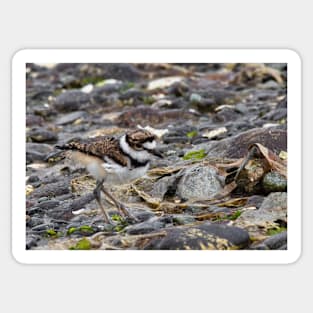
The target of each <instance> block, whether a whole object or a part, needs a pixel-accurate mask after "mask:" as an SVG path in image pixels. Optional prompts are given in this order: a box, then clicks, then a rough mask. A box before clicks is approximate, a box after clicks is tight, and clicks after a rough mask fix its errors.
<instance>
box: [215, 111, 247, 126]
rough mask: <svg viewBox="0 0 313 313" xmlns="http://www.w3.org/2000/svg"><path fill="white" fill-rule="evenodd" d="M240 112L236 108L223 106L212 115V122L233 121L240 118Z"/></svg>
mask: <svg viewBox="0 0 313 313" xmlns="http://www.w3.org/2000/svg"><path fill="white" fill-rule="evenodd" d="M241 117H242V114H241V113H238V112H237V111H236V110H234V109H231V108H224V109H222V110H219V111H218V112H217V113H216V114H215V115H214V117H213V122H216V123H226V122H229V121H231V122H234V121H236V120H237V119H239V118H241Z"/></svg>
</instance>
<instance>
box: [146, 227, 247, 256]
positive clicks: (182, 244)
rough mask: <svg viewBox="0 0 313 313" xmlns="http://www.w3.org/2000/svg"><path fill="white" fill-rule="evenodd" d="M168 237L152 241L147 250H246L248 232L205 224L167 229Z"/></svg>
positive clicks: (147, 245)
mask: <svg viewBox="0 0 313 313" xmlns="http://www.w3.org/2000/svg"><path fill="white" fill-rule="evenodd" d="M164 231H166V235H165V236H164V237H161V238H156V239H152V240H150V242H149V243H147V244H146V245H145V246H144V249H146V250H217V249H218V250H228V249H242V248H245V247H246V246H247V245H248V244H249V241H250V238H249V235H248V232H247V231H245V230H243V229H240V228H238V227H232V226H227V225H221V224H210V223H203V224H200V225H197V226H180V227H179V226H178V227H173V228H166V229H164Z"/></svg>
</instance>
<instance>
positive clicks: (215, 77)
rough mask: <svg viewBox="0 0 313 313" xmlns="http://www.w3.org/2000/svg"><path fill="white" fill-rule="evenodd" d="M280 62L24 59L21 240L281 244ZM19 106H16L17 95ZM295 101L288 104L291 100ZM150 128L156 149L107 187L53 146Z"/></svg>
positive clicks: (283, 110)
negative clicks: (145, 165) (145, 166)
mask: <svg viewBox="0 0 313 313" xmlns="http://www.w3.org/2000/svg"><path fill="white" fill-rule="evenodd" d="M286 76H287V68H286V65H285V64H57V65H55V66H44V65H41V66H40V65H37V64H28V65H27V72H26V77H27V89H26V102H27V103H26V106H27V116H26V126H27V128H26V225H27V232H26V248H27V249H74V250H75V249H265V250H266V249H287V178H286V177H287V170H286V162H287V100H286V92H287V81H286ZM21 105H22V104H21ZM291 105H292V104H291ZM138 126H140V127H150V128H151V129H153V131H155V132H156V133H157V134H158V135H159V137H160V142H159V146H160V150H162V152H163V155H164V158H163V159H155V160H153V162H152V166H151V168H150V171H149V172H148V174H147V175H146V176H144V177H142V178H140V179H138V180H136V181H134V182H132V183H131V184H127V185H121V186H112V193H113V194H114V195H115V196H116V197H117V198H119V199H120V200H122V201H123V202H124V203H126V204H127V207H128V208H129V210H130V211H131V212H132V214H133V215H135V216H136V217H137V219H138V222H135V223H134V222H130V221H128V220H124V219H123V218H121V216H119V215H118V212H117V210H116V208H114V206H113V205H112V204H110V203H106V206H107V207H108V210H109V214H110V216H111V218H112V219H113V220H114V222H115V225H108V224H105V223H104V221H103V217H102V215H101V211H100V210H99V209H98V206H97V203H96V201H95V200H94V196H93V193H92V190H93V188H94V187H95V181H94V179H93V178H92V177H91V176H89V175H88V173H87V172H86V171H85V170H84V168H82V167H80V166H79V165H77V164H72V163H71V162H70V161H69V160H67V159H64V158H63V155H62V154H59V153H57V150H56V149H55V145H57V144H63V143H65V142H67V141H68V140H71V139H73V138H77V137H89V136H97V135H112V136H118V135H120V134H122V133H124V132H125V130H127V129H132V128H136V127H138Z"/></svg>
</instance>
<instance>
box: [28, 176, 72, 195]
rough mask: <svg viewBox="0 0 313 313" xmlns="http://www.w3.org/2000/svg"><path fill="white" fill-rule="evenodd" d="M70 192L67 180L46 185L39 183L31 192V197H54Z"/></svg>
mask: <svg viewBox="0 0 313 313" xmlns="http://www.w3.org/2000/svg"><path fill="white" fill-rule="evenodd" d="M69 192H70V182H69V181H68V180H63V181H59V182H56V183H51V184H47V185H41V186H40V187H39V188H37V189H35V190H34V191H33V192H32V193H31V197H32V198H40V197H45V196H46V197H55V196H60V195H63V194H67V193H69Z"/></svg>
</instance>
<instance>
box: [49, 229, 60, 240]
mask: <svg viewBox="0 0 313 313" xmlns="http://www.w3.org/2000/svg"><path fill="white" fill-rule="evenodd" d="M46 236H47V237H51V238H59V237H61V236H62V232H59V231H56V230H54V229H47V230H46Z"/></svg>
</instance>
